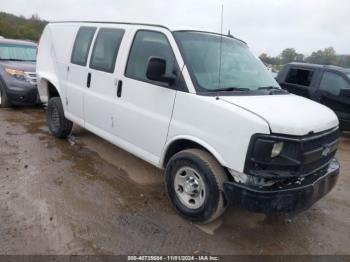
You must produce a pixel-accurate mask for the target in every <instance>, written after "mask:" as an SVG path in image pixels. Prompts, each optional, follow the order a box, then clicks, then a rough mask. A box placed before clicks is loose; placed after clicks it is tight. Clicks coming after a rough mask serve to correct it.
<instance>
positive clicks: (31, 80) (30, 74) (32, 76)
mask: <svg viewBox="0 0 350 262" xmlns="http://www.w3.org/2000/svg"><path fill="white" fill-rule="evenodd" d="M25 78H26V80H27V81H28V82H29V83H31V84H32V85H36V83H37V76H36V73H35V72H25Z"/></svg>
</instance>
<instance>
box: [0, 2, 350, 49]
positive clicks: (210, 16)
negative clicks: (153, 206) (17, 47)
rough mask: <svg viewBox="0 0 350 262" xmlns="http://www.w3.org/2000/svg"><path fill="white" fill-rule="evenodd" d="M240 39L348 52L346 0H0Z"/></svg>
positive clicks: (78, 16) (65, 16)
mask: <svg viewBox="0 0 350 262" xmlns="http://www.w3.org/2000/svg"><path fill="white" fill-rule="evenodd" d="M221 5H223V6H224V26H223V32H225V33H227V32H228V30H230V31H231V34H232V35H234V36H235V37H238V38H241V39H242V40H244V41H245V42H247V43H248V45H249V46H250V47H251V49H252V51H253V52H254V53H255V54H256V55H260V54H261V53H263V52H265V53H267V54H269V55H274V56H275V55H278V54H280V53H281V52H282V50H283V49H284V48H289V47H293V48H295V49H296V50H297V52H300V53H304V54H306V55H309V54H311V53H312V52H313V51H317V50H319V49H324V48H326V47H329V46H333V47H334V48H335V49H336V51H337V53H338V54H350V12H349V11H350V1H349V0H222V1H220V0H219V1H218V0H59V1H52V0H10V1H6V0H0V10H1V11H5V12H9V13H13V14H16V15H24V16H26V17H29V16H31V15H32V14H38V15H39V16H40V17H41V18H43V19H46V20H48V21H62V20H65V21H67V20H69V21H75V20H93V21H129V22H146V23H155V24H165V25H167V24H171V25H180V26H190V27H196V28H200V29H204V30H209V31H214V32H220V29H221V26H220V25H221Z"/></svg>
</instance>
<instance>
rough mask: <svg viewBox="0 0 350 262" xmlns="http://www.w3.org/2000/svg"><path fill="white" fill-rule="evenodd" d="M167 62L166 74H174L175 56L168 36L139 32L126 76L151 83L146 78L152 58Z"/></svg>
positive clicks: (131, 51)
mask: <svg viewBox="0 0 350 262" xmlns="http://www.w3.org/2000/svg"><path fill="white" fill-rule="evenodd" d="M152 56H154V57H161V58H163V59H165V60H166V65H167V70H166V73H167V74H170V73H171V72H173V70H174V67H175V65H176V64H175V56H174V53H173V51H172V48H171V46H170V44H169V42H168V39H167V38H166V36H165V35H164V34H162V33H159V32H154V31H138V32H137V34H136V36H135V39H134V43H133V45H132V48H131V50H130V54H129V61H128V65H127V68H126V73H125V75H126V76H127V77H130V78H134V79H137V80H140V81H145V82H150V80H149V79H148V78H147V77H146V71H147V66H148V61H149V59H150V57H152Z"/></svg>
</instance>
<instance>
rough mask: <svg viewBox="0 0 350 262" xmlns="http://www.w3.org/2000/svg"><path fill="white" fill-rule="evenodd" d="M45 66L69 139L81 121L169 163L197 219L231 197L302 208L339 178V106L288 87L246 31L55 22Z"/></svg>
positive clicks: (259, 207) (44, 50)
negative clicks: (237, 34) (240, 35)
mask: <svg viewBox="0 0 350 262" xmlns="http://www.w3.org/2000/svg"><path fill="white" fill-rule="evenodd" d="M219 47H221V48H219ZM219 49H220V50H221V51H222V53H220V52H218V51H219ZM37 74H38V86H39V93H40V98H41V99H42V101H43V102H45V103H48V109H47V121H48V127H49V130H50V132H51V133H52V134H53V135H55V136H56V137H59V138H65V137H67V136H68V135H69V134H70V132H71V130H72V124H73V122H74V123H77V124H79V125H80V126H82V127H85V128H86V129H88V130H90V131H91V132H93V133H95V134H97V135H99V136H101V137H102V138H104V139H106V140H108V141H110V142H111V143H113V144H115V145H117V146H119V147H121V148H123V149H125V150H127V151H128V152H131V153H132V154H134V155H136V156H138V157H140V158H142V159H144V160H145V161H147V162H149V163H151V164H153V165H155V166H157V167H159V168H161V169H165V170H166V172H165V173H166V187H167V192H168V195H169V197H170V200H171V202H172V204H173V206H174V207H175V209H176V210H177V211H178V213H179V214H181V215H182V216H183V217H185V218H187V219H189V220H192V221H199V222H209V221H211V220H213V219H215V218H217V217H218V216H220V215H221V214H222V213H223V212H224V210H225V208H226V207H227V204H228V203H229V202H233V203H237V204H239V205H240V206H242V207H244V208H246V209H248V210H251V211H256V212H263V213H274V212H277V213H280V212H295V211H300V210H304V209H307V208H309V207H310V206H311V205H312V204H313V203H314V202H315V201H317V200H319V199H320V198H322V197H323V196H324V195H326V194H327V193H328V192H329V191H330V190H331V189H332V188H333V187H334V185H335V184H336V181H337V177H338V174H339V164H338V162H337V160H336V159H335V154H336V151H337V145H338V138H339V132H338V124H339V123H338V119H337V117H336V115H335V114H334V113H333V112H332V111H331V110H330V109H328V108H326V107H324V106H321V105H319V104H317V103H315V102H312V101H310V100H308V99H305V98H302V97H298V96H295V95H292V94H289V93H288V92H286V91H285V90H283V89H281V88H280V87H279V86H278V83H277V82H276V81H275V79H274V78H273V77H272V75H271V74H270V73H269V72H268V71H267V69H266V67H265V66H264V64H263V63H262V62H261V61H260V60H259V59H257V58H256V57H255V56H254V55H253V54H252V53H251V52H250V51H249V48H248V47H247V45H246V44H245V43H244V42H243V41H241V40H239V39H236V38H233V37H230V36H223V35H219V34H215V33H211V32H202V31H194V30H192V29H188V28H169V27H165V26H159V25H145V24H131V23H129V24H122V23H96V22H91V23H89V22H74V23H73V22H66V23H63V22H62V23H51V24H49V25H48V26H47V27H46V28H45V30H44V32H43V35H42V37H41V40H40V45H39V51H38V64H37Z"/></svg>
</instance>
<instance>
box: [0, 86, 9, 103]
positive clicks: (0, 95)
mask: <svg viewBox="0 0 350 262" xmlns="http://www.w3.org/2000/svg"><path fill="white" fill-rule="evenodd" d="M10 106H11V104H10V101H9V99H8V97H7V94H6V92H5V89H4V88H3V86H2V85H1V84H0V108H6V107H10Z"/></svg>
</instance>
